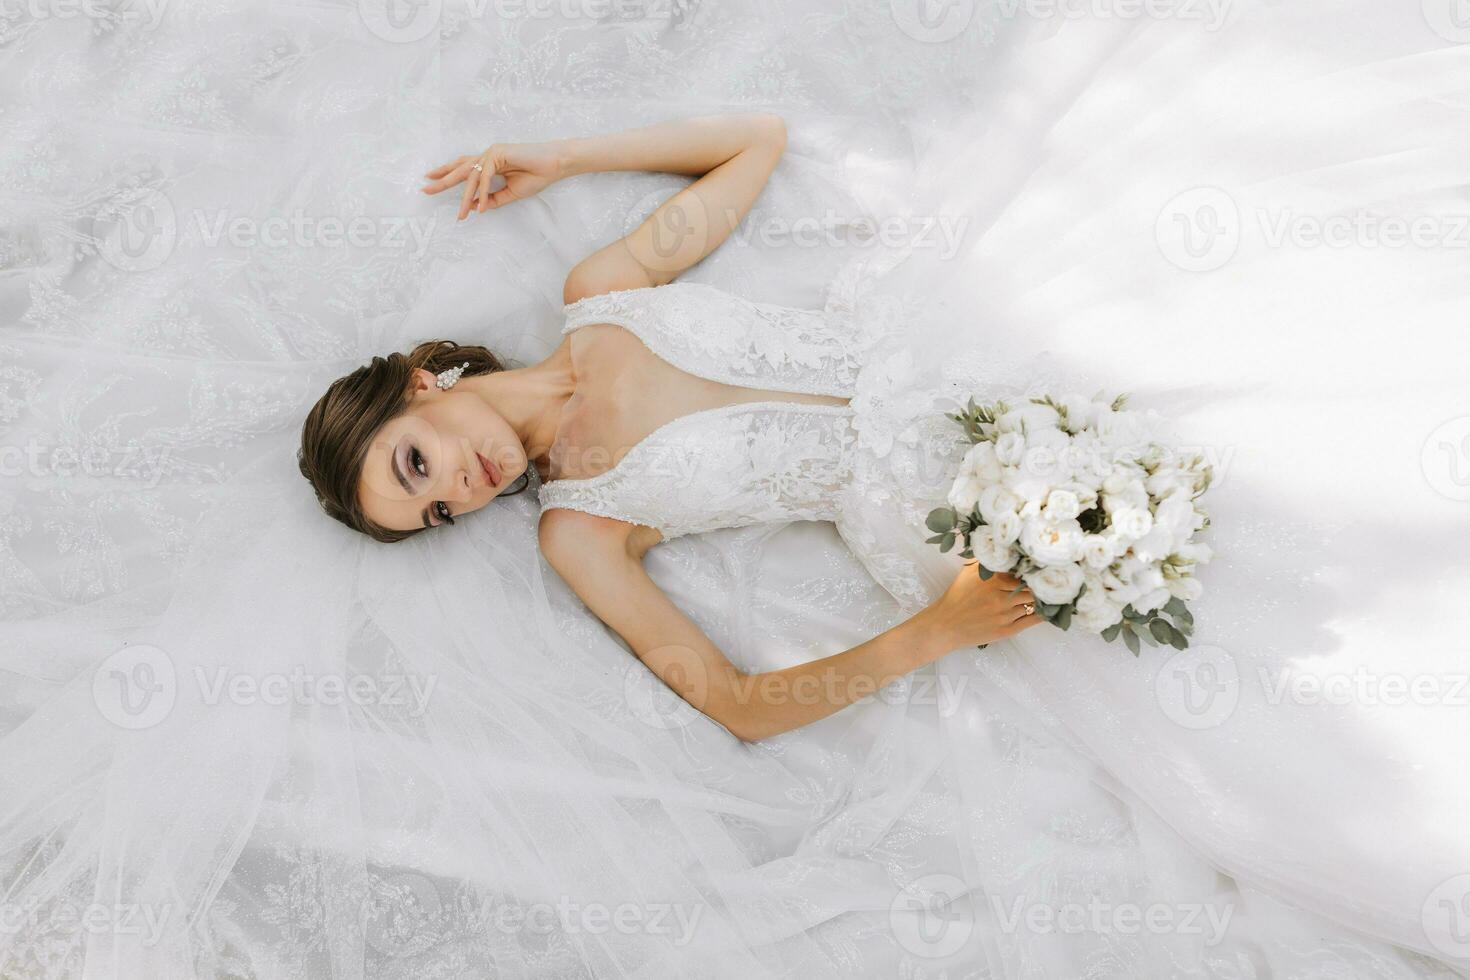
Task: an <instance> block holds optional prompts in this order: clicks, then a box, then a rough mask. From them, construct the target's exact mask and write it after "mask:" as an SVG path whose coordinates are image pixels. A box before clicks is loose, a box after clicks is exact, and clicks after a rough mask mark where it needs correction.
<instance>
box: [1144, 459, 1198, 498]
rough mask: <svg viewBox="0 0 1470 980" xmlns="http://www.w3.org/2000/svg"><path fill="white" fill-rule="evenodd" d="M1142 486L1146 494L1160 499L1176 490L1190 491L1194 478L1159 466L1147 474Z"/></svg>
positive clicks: (1175, 468)
mask: <svg viewBox="0 0 1470 980" xmlns="http://www.w3.org/2000/svg"><path fill="white" fill-rule="evenodd" d="M1144 486H1145V487H1146V488H1147V489H1148V492H1149V493H1151V494H1153V495H1154V496H1155V497H1158V498H1160V499H1162V498H1164V497H1167V496H1169V495H1170V494H1172V493H1173V492H1174V491H1176V490H1192V489H1193V487H1194V477H1192V476H1189V475H1187V474H1185V473H1184V472H1182V471H1181V470H1179V469H1178V468H1177V467H1173V466H1161V467H1159V468H1158V469H1156V470H1154V471H1153V473H1151V474H1149V477H1148V479H1147V480H1145V481H1144Z"/></svg>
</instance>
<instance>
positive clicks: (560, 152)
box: [424, 113, 786, 303]
mask: <svg viewBox="0 0 1470 980" xmlns="http://www.w3.org/2000/svg"><path fill="white" fill-rule="evenodd" d="M785 148H786V124H785V123H784V122H783V121H782V119H781V117H780V116H775V115H770V114H768V113H742V114H732V115H719V116H698V117H695V118H692V119H682V120H677V121H675V122H666V123H658V124H657V125H653V126H646V127H644V128H642V129H632V130H627V131H625V132H621V133H610V134H607V135H603V136H589V137H583V138H576V139H565V140H554V141H552V142H549V143H507V144H498V145H495V146H491V147H490V148H489V149H487V150H486V151H485V152H484V153H481V154H479V155H478V156H466V157H460V158H459V159H458V160H455V161H453V162H451V163H447V164H445V165H444V166H442V167H438V168H436V169H434V170H431V171H429V173H428V174H427V175H426V176H428V177H429V178H430V179H431V183H430V184H429V185H428V186H426V187H425V188H424V191H425V193H429V194H437V193H439V192H440V191H442V190H445V189H447V188H449V187H453V186H455V185H457V184H459V183H461V182H463V183H464V185H465V188H464V192H463V195H462V199H461V202H460V212H459V216H460V218H461V219H463V218H464V217H465V216H466V215H467V214H469V213H470V212H471V211H472V210H473V211H475V212H476V213H478V212H482V211H485V210H487V209H493V208H498V207H501V206H503V205H505V204H508V203H510V202H511V201H515V200H520V199H521V198H524V197H529V196H531V195H532V194H535V193H537V192H538V191H540V190H542V189H543V188H545V187H546V186H547V185H549V184H551V183H552V182H554V181H557V180H560V179H562V178H564V177H572V176H575V175H577V174H585V173H592V172H596V171H602V170H659V171H666V172H669V173H677V174H688V175H691V176H697V177H698V178H699V179H698V180H696V181H694V183H692V184H690V185H689V186H688V187H686V188H684V189H683V190H681V191H679V192H678V193H676V194H674V195H673V196H672V197H671V198H669V199H668V200H667V201H665V202H664V203H663V204H661V205H659V207H658V208H657V209H656V210H655V211H654V212H653V214H651V215H649V217H648V218H647V219H646V220H645V221H644V222H643V223H642V224H640V225H639V226H638V227H637V228H635V229H634V230H633V231H632V232H630V233H629V234H628V235H627V236H625V237H623V238H620V239H618V240H617V241H616V242H613V243H612V244H610V245H607V246H605V247H604V248H601V249H599V250H598V251H596V252H594V253H592V254H591V255H589V256H587V258H585V259H583V260H582V261H581V262H579V263H577V265H576V267H575V268H573V269H572V271H571V273H570V274H569V275H568V276H567V281H566V285H565V287H564V290H563V293H564V301H565V302H568V303H571V302H575V301H576V300H578V299H582V298H583V297H586V296H595V295H598V294H601V293H606V292H611V291H613V290H617V289H636V288H638V287H642V286H661V285H663V284H664V283H667V282H671V281H673V280H674V278H675V277H677V276H678V275H679V273H681V272H683V271H684V270H685V269H688V268H689V267H690V266H692V265H694V264H695V263H696V262H698V261H699V260H700V259H703V258H704V257H705V256H706V255H708V254H709V253H710V252H712V251H714V250H715V249H716V248H718V247H719V245H720V243H721V242H723V241H724V240H725V239H726V238H728V237H729V236H730V233H731V232H732V231H734V230H735V228H736V227H737V226H738V225H739V224H740V222H741V220H742V219H744V217H745V215H746V213H747V212H748V211H749V210H750V206H751V204H752V203H754V201H755V199H756V197H757V196H759V194H760V192H761V190H762V188H764V187H765V186H766V181H767V180H768V179H769V178H770V176H771V171H773V170H774V169H775V168H776V163H777V161H779V160H780V159H781V153H782V151H783V150H784V149H785ZM477 164H478V165H479V166H480V169H479V170H475V169H474V167H475V166H476V165H477ZM497 173H498V174H500V175H501V176H502V177H503V178H504V179H505V182H506V183H505V186H504V187H503V188H501V189H500V190H498V191H495V192H494V193H492V192H491V191H490V180H491V178H492V177H493V176H495V174H497Z"/></svg>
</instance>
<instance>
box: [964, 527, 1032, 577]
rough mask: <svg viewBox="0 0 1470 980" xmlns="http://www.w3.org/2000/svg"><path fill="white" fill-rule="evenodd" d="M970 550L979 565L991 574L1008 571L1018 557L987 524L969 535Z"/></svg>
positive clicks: (1013, 549) (1009, 545) (1007, 543)
mask: <svg viewBox="0 0 1470 980" xmlns="http://www.w3.org/2000/svg"><path fill="white" fill-rule="evenodd" d="M1012 516H1013V517H1014V516H1015V515H1012ZM970 550H971V551H972V552H974V554H975V557H976V558H977V559H978V560H979V562H980V564H982V565H984V566H985V567H986V568H988V569H990V570H991V571H992V572H1008V571H1010V570H1011V567H1012V566H1013V565H1015V563H1016V559H1017V558H1019V557H1020V556H1019V555H1018V554H1017V553H1016V549H1015V548H1012V547H1011V544H1010V542H1009V541H1003V540H1001V538H1000V535H999V534H997V533H996V529H995V528H993V527H991V526H990V525H988V524H987V525H986V526H984V527H980V528H976V529H975V533H974V534H972V535H970Z"/></svg>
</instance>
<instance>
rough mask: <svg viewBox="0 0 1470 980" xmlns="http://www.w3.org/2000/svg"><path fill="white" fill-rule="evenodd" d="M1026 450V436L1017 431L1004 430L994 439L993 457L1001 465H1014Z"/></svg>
mask: <svg viewBox="0 0 1470 980" xmlns="http://www.w3.org/2000/svg"><path fill="white" fill-rule="evenodd" d="M1025 452H1026V438H1025V437H1024V436H1022V435H1021V433H1019V432H1006V433H1002V434H1001V436H1000V437H999V438H998V439H996V440H995V458H996V460H997V461H999V463H1000V465H1002V466H1015V465H1017V464H1018V463H1020V462H1021V457H1022V455H1023V454H1024V453H1025Z"/></svg>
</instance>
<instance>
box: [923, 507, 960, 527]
mask: <svg viewBox="0 0 1470 980" xmlns="http://www.w3.org/2000/svg"><path fill="white" fill-rule="evenodd" d="M924 524H925V526H926V527H928V528H929V530H931V531H936V532H940V533H942V532H944V531H951V530H954V509H953V508H952V507H939V508H936V509H935V510H931V511H930V512H929V516H928V517H927V518H925V519H924Z"/></svg>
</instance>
